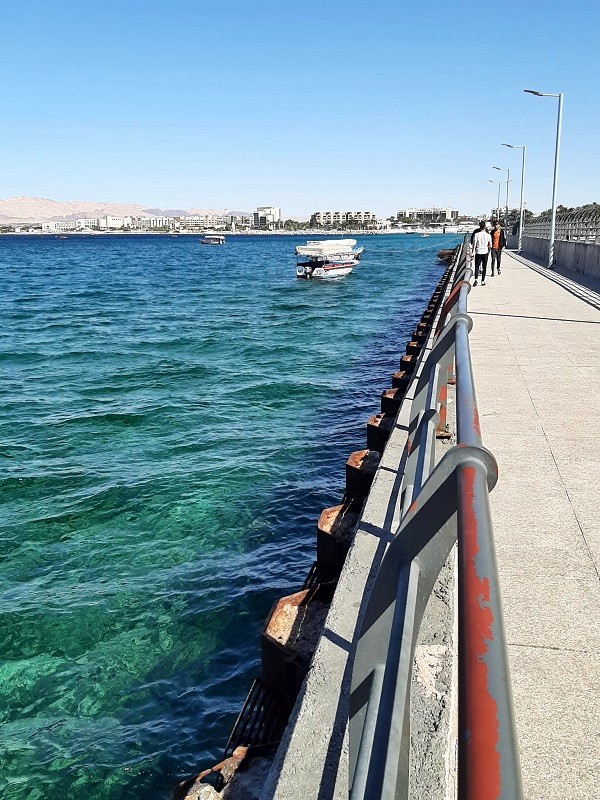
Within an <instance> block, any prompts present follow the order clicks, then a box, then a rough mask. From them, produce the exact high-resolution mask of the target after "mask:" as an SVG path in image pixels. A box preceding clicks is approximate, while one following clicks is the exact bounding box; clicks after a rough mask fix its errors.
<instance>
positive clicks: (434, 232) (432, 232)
mask: <svg viewBox="0 0 600 800" xmlns="http://www.w3.org/2000/svg"><path fill="white" fill-rule="evenodd" d="M471 230H472V226H466V227H465V226H458V227H457V226H452V227H448V228H446V230H445V231H440V230H438V229H436V228H422V229H419V230H413V231H406V230H399V229H392V230H374V231H365V230H343V231H341V230H331V231H324V230H319V229H315V228H301V229H299V230H296V231H284V230H278V231H261V230H248V231H218V232H219V233H223V235H224V236H226V237H229V236H343V237H347V236H387V235H391V236H399V235H403V236H416V237H419V236H421V237H423V236H448V235H449V236H454V235H456V234H459V233H468V232H470V231H471ZM215 232H216V231H208V230H202V231H177V232H176V233H173V232H172V231H145V230H144V231H120V230H111V231H65V232H61V233H56V232H54V231H52V232H50V231H5V232H2V233H0V236H45V237H47V238H51V239H52V238H54V239H58V238H60V237H61V236H66V237H67V238H71V237H78V236H167V237H171V238H175V239H176V238H178V237H180V236H186V237H189V236H204V235H205V234H206V233H215Z"/></svg>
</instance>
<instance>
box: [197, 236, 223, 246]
mask: <svg viewBox="0 0 600 800" xmlns="http://www.w3.org/2000/svg"><path fill="white" fill-rule="evenodd" d="M200 244H225V237H224V236H223V234H222V233H206V234H204V238H202V239H200Z"/></svg>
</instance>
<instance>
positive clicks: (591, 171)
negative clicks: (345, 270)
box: [0, 0, 600, 216]
mask: <svg viewBox="0 0 600 800" xmlns="http://www.w3.org/2000/svg"><path fill="white" fill-rule="evenodd" d="M1 24H2V30H1V31H0V46H1V52H2V62H3V70H2V73H3V74H2V81H1V84H0V86H1V88H0V93H1V96H2V116H3V121H4V124H3V125H2V126H1V128H0V159H1V161H0V163H1V169H0V197H2V198H6V197H9V196H12V195H31V196H38V197H49V198H53V199H58V200H111V201H115V202H139V203H143V204H146V205H148V206H152V207H162V208H166V207H170V208H173V207H176V208H189V207H217V208H221V207H228V208H230V209H244V210H246V209H252V208H254V207H255V206H256V205H267V204H273V205H280V206H281V207H282V209H283V213H284V216H292V215H302V214H309V213H310V212H311V211H313V210H316V209H328V208H342V209H345V208H348V209H350V208H360V209H364V210H375V211H376V212H377V213H380V214H384V213H385V214H388V213H391V212H394V211H396V210H397V209H398V208H402V207H404V206H406V205H418V206H419V205H429V204H436V205H446V204H450V205H453V206H456V207H458V208H459V209H460V210H461V211H462V210H465V211H467V212H473V213H477V212H479V211H481V210H483V209H487V208H490V207H491V206H492V205H494V204H495V196H496V189H495V188H494V186H492V184H489V183H487V182H486V181H487V179H488V178H493V179H496V178H497V176H498V175H499V174H500V173H497V172H494V170H492V166H494V165H498V166H501V167H510V168H511V172H512V173H513V174H514V176H515V178H516V181H515V183H514V184H512V185H511V192H512V196H513V198H514V202H511V205H517V197H518V188H519V176H520V153H519V152H518V151H509V150H507V149H506V148H503V147H501V146H500V145H501V143H502V142H511V143H513V144H527V146H528V176H527V184H526V191H525V201H526V204H527V207H528V208H531V209H532V210H534V211H537V210H542V209H544V208H547V207H549V206H550V199H551V182H552V165H553V155H554V138H555V127H556V101H555V100H553V99H551V98H535V97H531V96H529V95H526V94H524V93H523V91H522V90H523V89H524V88H532V89H538V90H540V91H545V92H559V91H562V92H564V94H565V104H564V122H563V139H562V150H561V167H560V181H559V198H558V199H559V202H560V203H563V204H565V205H568V206H572V205H579V204H582V203H586V202H593V201H597V202H600V158H599V157H598V141H599V138H600V136H599V133H598V132H599V130H600V102H599V96H600V90H599V88H598V86H599V84H598V62H599V56H598V52H599V49H600V48H599V43H600V5H597V4H596V3H592V2H579V1H578V0H574V1H573V2H570V3H564V2H560V3H559V2H556V0H547V2H545V3H539V2H528V0H522V1H521V2H512V0H509V2H504V3H501V4H498V5H497V6H493V5H490V6H485V5H483V4H480V3H473V2H460V0H459V1H458V2H454V3H445V4H441V3H440V4H435V3H406V2H402V0H395V2H381V0H370V2H364V0H363V2H355V0H346V2H337V0H333V1H332V2H328V0H322V1H321V2H312V0H308V1H305V2H303V3H272V4H258V3H251V2H242V1H241V0H229V2H226V3H214V2H205V1H204V0H196V2H188V3H184V4H179V3H172V2H170V3H167V2H164V0H162V1H161V2H155V0H144V1H143V2H141V1H140V0H121V2H115V0H103V2H98V3H87V4H83V3H81V2H77V3H75V2H66V1H63V2H61V0H47V1H46V2H43V1H42V0H28V1H27V3H22V4H18V3H5V4H3V7H2V19H1Z"/></svg>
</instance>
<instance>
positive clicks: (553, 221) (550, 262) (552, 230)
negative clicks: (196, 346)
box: [523, 89, 563, 269]
mask: <svg viewBox="0 0 600 800" xmlns="http://www.w3.org/2000/svg"><path fill="white" fill-rule="evenodd" d="M523 91H524V92H527V94H534V95H535V96H536V97H558V116H557V120H556V149H555V151H554V181H553V182H552V216H551V218H550V246H549V247H548V269H552V268H553V265H554V234H555V231H556V187H557V185H558V157H559V155H560V129H561V126H562V107H563V94H562V92H561V93H560V94H551V93H548V92H536V91H535V90H534V89H523Z"/></svg>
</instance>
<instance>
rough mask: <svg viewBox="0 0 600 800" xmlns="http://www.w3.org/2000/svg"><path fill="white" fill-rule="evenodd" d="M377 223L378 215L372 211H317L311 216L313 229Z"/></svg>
mask: <svg viewBox="0 0 600 800" xmlns="http://www.w3.org/2000/svg"><path fill="white" fill-rule="evenodd" d="M376 222H377V215H376V214H374V213H373V212H372V211H315V212H314V213H313V214H311V215H310V226H311V228H316V227H325V228H329V227H332V228H338V227H339V226H340V225H344V224H348V223H350V224H352V223H356V224H357V225H369V224H373V223H376Z"/></svg>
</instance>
